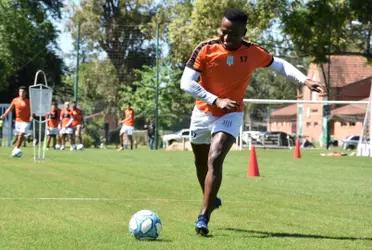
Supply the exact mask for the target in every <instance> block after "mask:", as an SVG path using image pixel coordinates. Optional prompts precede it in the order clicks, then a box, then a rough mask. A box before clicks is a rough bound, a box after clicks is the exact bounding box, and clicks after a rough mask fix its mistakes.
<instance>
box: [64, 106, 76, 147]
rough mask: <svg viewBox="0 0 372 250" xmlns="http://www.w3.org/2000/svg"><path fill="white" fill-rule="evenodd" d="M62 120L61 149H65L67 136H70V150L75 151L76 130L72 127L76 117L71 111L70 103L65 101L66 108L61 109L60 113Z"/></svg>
mask: <svg viewBox="0 0 372 250" xmlns="http://www.w3.org/2000/svg"><path fill="white" fill-rule="evenodd" d="M60 120H61V131H60V133H61V150H64V149H65V144H66V137H69V139H70V145H71V146H70V150H71V151H74V150H76V145H75V137H74V130H73V128H72V122H73V121H74V118H73V116H72V114H71V111H70V103H69V102H65V104H64V108H63V109H62V111H61V115H60Z"/></svg>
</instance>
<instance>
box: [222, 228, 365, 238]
mask: <svg viewBox="0 0 372 250" xmlns="http://www.w3.org/2000/svg"><path fill="white" fill-rule="evenodd" d="M221 229H222V230H226V231H232V232H237V233H247V234H254V235H250V237H256V238H304V239H326V240H365V241H372V238H364V237H349V236H328V235H318V234H300V233H280V232H266V231H258V230H247V229H240V228H230V227H228V228H221Z"/></svg>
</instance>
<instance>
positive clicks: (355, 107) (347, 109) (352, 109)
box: [331, 98, 368, 116]
mask: <svg viewBox="0 0 372 250" xmlns="http://www.w3.org/2000/svg"><path fill="white" fill-rule="evenodd" d="M361 101H368V98H366V99H363V100H361ZM366 109H367V104H348V105H345V106H342V107H339V108H336V109H334V110H332V111H331V115H336V116H342V115H364V114H365V113H366Z"/></svg>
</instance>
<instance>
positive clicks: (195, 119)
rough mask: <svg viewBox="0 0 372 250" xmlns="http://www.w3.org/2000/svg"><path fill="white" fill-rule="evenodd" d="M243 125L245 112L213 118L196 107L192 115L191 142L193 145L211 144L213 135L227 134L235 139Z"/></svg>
mask: <svg viewBox="0 0 372 250" xmlns="http://www.w3.org/2000/svg"><path fill="white" fill-rule="evenodd" d="M242 124H243V112H231V113H228V114H225V115H223V116H213V115H212V114H211V113H206V112H203V111H200V110H199V109H198V108H197V107H194V110H193V111H192V115H191V124H190V142H191V143H193V144H210V143H211V135H212V134H214V133H217V132H225V133H227V134H229V135H232V136H234V137H235V138H236V137H237V136H238V135H239V133H240V127H241V126H242Z"/></svg>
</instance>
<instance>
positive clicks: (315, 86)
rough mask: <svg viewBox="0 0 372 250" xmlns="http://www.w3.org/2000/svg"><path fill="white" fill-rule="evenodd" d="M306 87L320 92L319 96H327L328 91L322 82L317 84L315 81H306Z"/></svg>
mask: <svg viewBox="0 0 372 250" xmlns="http://www.w3.org/2000/svg"><path fill="white" fill-rule="evenodd" d="M305 85H306V87H308V88H309V89H310V90H311V91H315V92H318V93H319V96H327V89H326V87H325V86H324V85H323V84H321V83H320V82H316V81H313V80H310V79H306V81H305Z"/></svg>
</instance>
